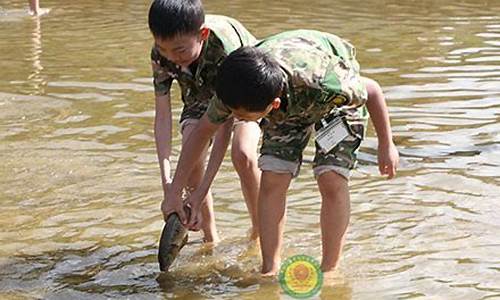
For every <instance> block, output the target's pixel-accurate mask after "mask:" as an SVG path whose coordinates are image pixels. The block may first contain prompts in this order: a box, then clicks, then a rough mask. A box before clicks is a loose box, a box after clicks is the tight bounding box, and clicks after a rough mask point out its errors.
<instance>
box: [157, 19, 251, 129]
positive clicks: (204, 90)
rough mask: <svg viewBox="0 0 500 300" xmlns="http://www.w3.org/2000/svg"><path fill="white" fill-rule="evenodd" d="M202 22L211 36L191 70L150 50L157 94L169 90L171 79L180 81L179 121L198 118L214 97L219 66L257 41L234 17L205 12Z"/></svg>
mask: <svg viewBox="0 0 500 300" xmlns="http://www.w3.org/2000/svg"><path fill="white" fill-rule="evenodd" d="M205 25H206V26H207V27H208V28H209V29H210V31H211V32H210V36H209V38H208V40H207V41H206V42H205V44H204V46H203V49H202V52H201V54H200V59H199V60H198V66H197V68H196V70H194V72H193V73H191V72H190V71H187V70H181V68H180V66H178V65H176V64H175V63H173V62H172V61H170V60H168V59H167V58H165V57H163V56H161V54H160V51H159V50H158V48H157V47H156V46H153V48H152V50H151V62H152V66H153V79H154V80H153V84H154V89H155V94H156V96H162V95H166V94H167V93H169V91H170V88H171V86H172V81H173V80H174V79H175V80H177V82H178V83H179V86H180V88H181V95H182V102H183V103H184V108H183V110H182V114H181V117H180V122H182V121H183V120H185V119H191V118H193V119H200V118H201V116H202V115H203V113H204V112H205V111H206V109H207V107H208V102H209V100H210V99H211V98H212V97H214V96H215V76H216V74H217V68H218V66H219V65H220V64H221V63H222V61H223V60H224V58H226V57H227V55H229V53H231V52H232V51H234V50H236V49H238V48H239V47H241V46H246V45H251V44H254V43H255V42H256V39H255V37H254V36H253V35H252V34H251V33H250V32H248V31H247V30H246V29H245V27H243V25H241V23H239V22H238V21H236V20H235V19H232V18H229V17H225V16H217V15H207V16H206V17H205Z"/></svg>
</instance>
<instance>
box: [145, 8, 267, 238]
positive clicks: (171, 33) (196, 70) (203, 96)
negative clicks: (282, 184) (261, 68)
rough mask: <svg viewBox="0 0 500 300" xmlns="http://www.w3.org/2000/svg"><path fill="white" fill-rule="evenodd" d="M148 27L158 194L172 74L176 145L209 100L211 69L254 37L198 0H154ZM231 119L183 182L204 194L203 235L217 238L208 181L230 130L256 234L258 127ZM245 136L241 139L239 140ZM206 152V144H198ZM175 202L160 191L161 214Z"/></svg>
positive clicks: (166, 158) (165, 168)
mask: <svg viewBox="0 0 500 300" xmlns="http://www.w3.org/2000/svg"><path fill="white" fill-rule="evenodd" d="M149 28H150V30H151V33H152V34H153V37H154V41H155V44H154V46H153V48H152V50H151V63H152V68H153V77H154V89H155V96H156V97H155V111H156V113H155V125H154V129H155V142H156V149H157V154H158V159H159V162H160V171H161V178H162V186H163V190H164V194H166V192H167V191H168V189H169V187H170V154H171V142H172V112H171V101H170V89H171V85H172V81H173V80H174V79H175V80H177V82H178V83H179V86H180V89H181V94H182V101H183V104H184V107H183V109H182V113H181V116H180V127H181V133H182V145H183V146H182V148H183V149H182V150H183V151H184V148H185V144H186V141H187V140H188V138H189V136H190V135H191V134H192V132H193V129H194V127H195V125H196V123H197V122H198V121H199V119H200V118H201V116H202V115H203V114H204V113H205V111H206V109H207V107H208V103H209V100H210V99H211V98H213V97H215V75H216V73H217V68H218V66H219V65H220V64H221V63H222V61H223V60H224V58H225V57H227V55H228V54H229V53H231V52H232V51H234V50H236V49H237V48H239V47H241V46H245V45H250V44H253V43H255V41H256V40H255V38H254V37H253V35H252V34H251V33H250V32H248V31H247V30H246V29H245V28H244V27H243V25H241V23H239V22H238V21H236V20H234V19H232V18H229V17H224V16H215V15H207V16H206V17H205V14H204V11H203V6H202V3H201V1H200V0H155V1H153V3H152V4H151V7H150V10H149ZM231 126H232V120H231V121H229V122H228V123H227V124H226V126H225V128H224V130H221V131H219V134H218V136H217V137H216V140H215V143H214V147H213V149H212V155H211V159H210V161H209V163H208V167H207V177H206V178H207V179H208V180H205V181H204V182H201V180H202V178H203V170H204V168H203V159H201V158H200V157H196V158H193V161H194V163H195V164H196V166H195V168H193V171H192V172H191V173H190V174H189V180H188V182H187V184H186V186H185V188H187V189H188V190H194V189H195V188H197V187H198V186H199V188H198V189H196V192H197V194H198V195H202V196H201V197H205V200H204V204H203V207H202V210H201V214H202V218H200V219H202V220H203V221H202V222H200V223H201V224H198V227H199V226H201V228H202V229H203V231H204V235H205V241H208V242H214V241H217V240H218V235H217V231H216V228H215V220H214V214H213V203H212V197H211V194H210V192H209V187H210V183H211V181H212V179H213V177H214V176H215V174H216V172H217V168H218V167H219V165H220V162H221V161H222V160H223V157H224V153H225V151H226V148H227V146H228V142H229V139H230V135H231V129H233V130H234V138H233V145H232V159H233V164H234V166H235V169H236V171H237V172H238V174H239V176H240V178H241V185H242V190H243V193H244V197H245V200H246V202H247V206H248V209H249V212H250V216H251V219H252V225H253V226H252V230H251V238H254V239H255V238H257V237H258V236H257V234H258V230H257V217H256V211H257V208H256V202H257V196H258V184H259V181H260V170H259V169H258V167H257V144H258V141H259V137H260V129H259V127H258V124H257V123H256V122H246V121H239V122H236V123H235V125H234V128H231ZM243 140H245V143H243V142H242V141H243ZM204 152H206V149H204ZM176 205H179V203H176V202H173V201H169V199H168V198H167V197H164V200H163V202H162V212H163V214H164V217H165V219H166V218H167V216H168V215H169V214H170V213H171V212H172V211H173V210H174V208H175V206H176ZM180 217H181V220H184V221H186V217H185V215H184V213H183V212H182V213H180Z"/></svg>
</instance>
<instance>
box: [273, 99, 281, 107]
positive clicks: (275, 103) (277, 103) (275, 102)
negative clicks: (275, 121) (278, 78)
mask: <svg viewBox="0 0 500 300" xmlns="http://www.w3.org/2000/svg"><path fill="white" fill-rule="evenodd" d="M271 105H272V107H273V109H278V108H280V105H281V99H280V98H279V97H277V98H274V100H273V102H271Z"/></svg>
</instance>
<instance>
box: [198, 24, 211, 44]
mask: <svg viewBox="0 0 500 300" xmlns="http://www.w3.org/2000/svg"><path fill="white" fill-rule="evenodd" d="M209 35H210V29H208V27H205V26H202V27H201V29H200V37H201V39H202V40H203V41H206V40H208V36H209Z"/></svg>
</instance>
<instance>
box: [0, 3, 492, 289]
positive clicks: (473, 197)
mask: <svg viewBox="0 0 500 300" xmlns="http://www.w3.org/2000/svg"><path fill="white" fill-rule="evenodd" d="M21 2H22V3H21ZM497 2H498V1H496V0H484V1H474V0H463V1H451V0H442V1H428V0H424V1H420V2H416V1H409V0H404V1H396V2H391V3H385V5H381V4H380V1H379V0H367V1H365V2H364V4H363V5H362V6H360V5H357V4H355V2H353V1H347V0H339V1H336V4H335V6H332V4H331V1H326V0H314V1H312V2H307V3H305V2H303V1H287V6H286V7H285V6H283V5H282V2H269V1H250V2H249V1H243V0H235V1H230V3H229V2H228V1H222V0H220V1H219V0H213V1H206V6H207V11H208V12H210V13H219V14H226V15H230V16H233V17H236V18H238V19H240V20H241V21H242V22H243V23H244V24H245V25H247V26H248V27H249V29H250V30H251V31H252V32H254V33H255V34H256V35H257V36H258V37H263V36H265V35H268V34H272V33H276V32H278V31H281V30H288V29H296V28H301V27H307V28H315V29H319V30H324V31H330V32H334V33H337V34H338V35H340V36H343V37H346V38H349V39H350V40H351V42H353V44H355V45H356V46H357V50H358V57H359V60H360V62H361V64H362V66H363V70H362V71H364V72H365V73H367V74H368V75H369V76H370V77H374V78H375V79H376V80H378V81H379V82H380V83H381V84H382V86H383V88H384V91H385V93H386V96H387V99H388V101H389V106H390V110H391V116H392V123H393V125H394V126H393V129H394V132H395V139H396V142H397V144H398V146H399V150H400V152H401V157H402V161H403V167H402V170H401V171H400V172H399V174H398V178H396V179H395V180H393V181H389V182H388V181H386V180H384V179H382V178H380V177H379V176H378V175H377V174H378V173H377V169H376V168H377V167H376V156H375V154H376V139H375V137H374V136H373V131H369V132H368V139H367V140H366V141H365V142H364V144H363V146H362V151H361V153H360V160H361V161H360V166H359V169H358V171H357V172H356V173H355V175H354V177H353V179H352V180H351V190H352V195H351V199H352V205H351V208H352V217H351V227H350V230H349V233H348V238H347V244H346V248H345V254H344V257H343V260H342V263H341V266H340V274H342V275H340V276H339V277H340V278H338V280H337V281H335V282H333V283H332V284H331V285H328V284H327V285H325V286H324V287H323V289H322V291H321V293H320V294H319V295H318V298H319V299H351V298H352V299H388V298H389V299H409V298H422V299H428V298H430V299H488V298H490V299H494V298H499V297H500V284H499V280H498V278H499V273H500V261H499V260H498V252H499V250H500V240H499V237H498V232H499V230H500V221H499V218H498V211H499V210H500V206H499V203H498V201H496V200H497V199H498V195H499V194H500V163H499V162H500V135H499V134H498V132H499V131H500V104H499V102H498V99H499V97H500V85H499V84H498V83H499V82H500V43H499V39H498V37H499V36H500V18H499V16H500V7H498V5H497ZM0 5H1V6H2V8H3V9H4V10H2V11H0V48H1V49H2V51H0V61H2V70H1V72H0V74H1V75H0V128H1V130H0V157H1V158H0V159H1V160H0V163H1V164H2V168H0V178H1V180H0V203H1V205H2V210H1V211H0V228H2V229H1V230H0V245H1V246H0V298H22V297H26V298H62V299H68V298H82V299H106V298H139V299H144V298H146V299H151V298H153V299H155V298H157V299H163V298H186V299H209V298H216V299H219V298H221V299H240V298H241V299H289V297H287V296H286V295H284V294H283V291H282V290H281V288H280V287H279V284H278V283H276V282H263V281H262V280H260V279H259V277H258V267H259V265H260V254H259V250H258V249H256V248H255V247H253V246H252V245H249V244H247V242H246V241H245V238H244V237H245V234H246V231H247V229H248V228H249V220H248V215H247V212H246V211H247V210H246V207H245V204H244V201H243V199H242V198H241V193H240V190H239V184H238V182H237V181H236V180H235V178H237V176H236V174H235V173H234V170H233V167H232V165H231V162H230V161H229V160H226V161H225V162H224V164H223V165H222V168H221V172H220V173H219V174H218V177H217V179H216V182H215V183H214V186H213V193H214V199H215V201H214V202H215V211H216V220H217V223H218V225H219V229H220V231H221V232H220V234H221V236H222V238H223V241H222V243H221V244H220V245H219V246H217V247H215V248H214V249H206V248H204V247H202V246H201V244H199V243H193V244H190V245H189V246H188V247H186V248H184V249H183V251H182V252H181V255H180V256H179V257H178V260H177V261H176V262H175V265H174V266H173V269H172V273H170V274H169V275H166V274H160V273H159V271H158V265H157V262H156V253H157V246H158V245H157V242H158V238H159V235H160V231H161V228H162V225H163V221H162V219H161V213H160V210H159V203H160V199H161V195H162V194H161V190H159V186H158V182H157V178H158V174H157V172H158V170H157V169H158V168H157V159H156V154H155V151H154V142H153V137H152V130H151V128H152V117H153V115H154V100H153V94H152V93H153V92H152V87H151V79H150V78H151V74H150V68H149V57H148V51H149V48H150V46H151V37H150V34H149V32H148V30H147V24H146V15H147V8H148V5H147V3H145V2H144V1H98V0H89V1H69V2H65V5H64V7H63V8H61V9H58V10H54V11H53V12H51V14H50V15H49V16H46V17H42V18H33V19H32V18H31V17H30V16H28V15H27V13H26V9H25V6H26V3H25V2H24V1H17V0H3V1H2V2H1V4H0ZM47 5H49V6H51V5H52V4H51V3H50V1H48V0H47ZM82 12H85V13H82ZM42 30H43V40H42ZM89 37H92V38H89ZM42 48H43V49H42ZM42 50H43V51H42ZM29 94H40V95H37V96H33V95H29ZM172 99H173V114H174V116H178V115H179V114H180V110H181V106H180V100H179V92H178V90H177V89H175V90H174V91H173V97H172ZM176 126H177V124H175V126H174V127H176ZM174 130H175V131H174V132H176V134H175V135H174V147H173V156H174V157H178V154H179V153H178V151H179V145H180V136H179V135H178V134H177V132H178V128H174ZM313 151H314V150H313V147H309V148H308V149H307V153H306V160H307V159H309V160H310V157H311V156H312V153H313ZM174 163H175V162H174ZM319 208H320V201H319V194H318V192H317V189H316V184H315V180H314V178H313V177H312V175H311V169H310V165H309V164H307V163H306V164H305V165H304V168H303V170H302V173H301V176H300V177H299V178H298V179H297V180H296V181H294V182H293V183H292V186H291V188H290V190H289V202H288V212H287V217H288V222H287V225H286V232H285V236H284V237H285V240H284V243H285V245H284V253H283V256H282V257H283V258H286V257H289V256H292V255H295V254H306V255H311V256H313V257H316V258H318V256H320V255H321V246H320V244H319V240H320V233H319V226H318V222H319V217H318V212H319ZM200 238H201V237H200V236H196V235H194V236H193V239H192V240H194V241H197V240H199V239H200Z"/></svg>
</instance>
